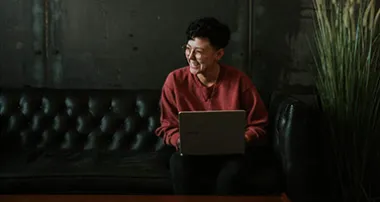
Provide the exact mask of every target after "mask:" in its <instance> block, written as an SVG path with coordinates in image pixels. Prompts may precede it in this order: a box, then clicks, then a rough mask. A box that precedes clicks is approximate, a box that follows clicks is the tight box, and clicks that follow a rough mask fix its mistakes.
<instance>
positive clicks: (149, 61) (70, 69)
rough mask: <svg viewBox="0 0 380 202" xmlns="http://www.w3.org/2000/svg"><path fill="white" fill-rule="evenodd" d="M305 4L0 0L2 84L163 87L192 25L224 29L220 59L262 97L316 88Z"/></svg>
mask: <svg viewBox="0 0 380 202" xmlns="http://www.w3.org/2000/svg"><path fill="white" fill-rule="evenodd" d="M311 2H312V1H311V0H288V1H278V0H207V1H204V0H192V1H185V0H159V1H158V0H150V1H148V0H1V1H0V27H1V29H0V87H49V88H96V89H100V88H103V89H110V88H117V89H120V88H121V89H160V88H161V87H162V84H163V82H164V80H165V77H166V75H167V74H168V73H169V72H170V71H172V70H174V69H176V68H179V67H182V66H183V65H185V60H184V54H183V52H182V50H181V48H180V47H181V45H182V44H184V43H185V42H186V41H185V29H186V27H187V25H188V23H189V22H190V21H192V20H193V19H195V18H198V17H202V16H214V17H217V18H218V19H220V20H221V21H223V22H225V23H226V24H228V25H229V27H230V29H231V31H232V38H231V42H230V44H229V46H228V48H227V50H226V55H225V57H224V59H223V62H225V63H227V64H229V65H233V66H235V67H237V68H239V69H241V70H243V71H245V72H246V73H247V74H249V75H250V76H251V77H252V80H253V82H254V83H255V84H256V85H257V87H258V88H259V90H260V91H261V92H262V94H263V96H265V95H266V94H267V93H270V92H272V91H274V90H281V91H286V92H290V93H293V94H310V93H312V92H313V77H312V74H311V71H310V67H309V66H310V64H311V61H312V58H311V57H310V51H309V45H308V40H307V36H311V35H310V33H311V29H312V21H311V13H312V11H313V10H312V6H311Z"/></svg>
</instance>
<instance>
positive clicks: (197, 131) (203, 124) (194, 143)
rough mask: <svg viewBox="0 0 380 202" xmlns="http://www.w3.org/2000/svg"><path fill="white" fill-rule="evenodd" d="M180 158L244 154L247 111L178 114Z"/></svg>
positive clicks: (185, 112) (184, 112) (186, 112)
mask: <svg viewBox="0 0 380 202" xmlns="http://www.w3.org/2000/svg"><path fill="white" fill-rule="evenodd" d="M178 119H179V133H180V141H181V149H180V154H181V155H226V154H243V153H244V151H245V139H244V134H245V128H246V123H247V121H246V115H245V111H244V110H213V111H181V112H179V114H178Z"/></svg>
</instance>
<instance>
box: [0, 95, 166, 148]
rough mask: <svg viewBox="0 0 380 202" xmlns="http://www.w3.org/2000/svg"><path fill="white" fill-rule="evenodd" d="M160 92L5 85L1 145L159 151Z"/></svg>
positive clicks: (0, 102) (0, 113) (0, 119)
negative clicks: (6, 87) (14, 86)
mask: <svg viewBox="0 0 380 202" xmlns="http://www.w3.org/2000/svg"><path fill="white" fill-rule="evenodd" d="M159 98H160V91H159V90H138V91H137V90H135V91H134V90H69V89H2V90H0V131H1V136H0V145H1V149H7V151H9V150H14V149H16V150H18V149H44V150H45V149H46V150H72V149H74V150H92V149H96V150H104V151H106V150H111V151H112V150H133V151H141V152H143V151H157V150H160V149H162V148H163V147H164V144H163V141H162V140H161V138H159V137H157V136H156V135H155V134H154V130H155V129H156V128H157V127H158V125H159V112H160V110H159Z"/></svg>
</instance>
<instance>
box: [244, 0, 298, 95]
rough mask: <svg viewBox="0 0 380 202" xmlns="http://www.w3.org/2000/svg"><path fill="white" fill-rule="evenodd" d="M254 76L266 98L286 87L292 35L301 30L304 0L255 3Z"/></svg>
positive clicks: (291, 59) (290, 61) (294, 35)
mask: <svg viewBox="0 0 380 202" xmlns="http://www.w3.org/2000/svg"><path fill="white" fill-rule="evenodd" d="M254 15H255V22H254V24H255V25H254V27H253V37H254V43H255V44H254V47H253V48H254V50H253V56H252V57H253V69H252V78H253V80H254V81H255V83H257V86H258V87H259V89H260V91H261V94H262V95H263V99H269V97H268V96H269V95H270V93H271V92H273V91H275V90H278V89H281V88H282V87H283V84H284V83H283V79H284V73H285V72H287V71H289V69H290V68H291V65H292V61H293V58H292V54H291V49H292V48H291V46H292V44H291V39H292V38H294V37H296V36H297V35H298V33H299V31H300V18H301V0H289V1H277V0H259V1H256V2H255V4H254Z"/></svg>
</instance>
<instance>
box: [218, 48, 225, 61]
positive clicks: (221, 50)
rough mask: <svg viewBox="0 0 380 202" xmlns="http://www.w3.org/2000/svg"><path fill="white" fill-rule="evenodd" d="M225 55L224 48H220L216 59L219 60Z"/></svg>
mask: <svg viewBox="0 0 380 202" xmlns="http://www.w3.org/2000/svg"><path fill="white" fill-rule="evenodd" d="M223 55H224V49H223V48H221V49H219V50H218V51H217V52H216V60H217V61H219V60H220V59H222V57H223Z"/></svg>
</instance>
